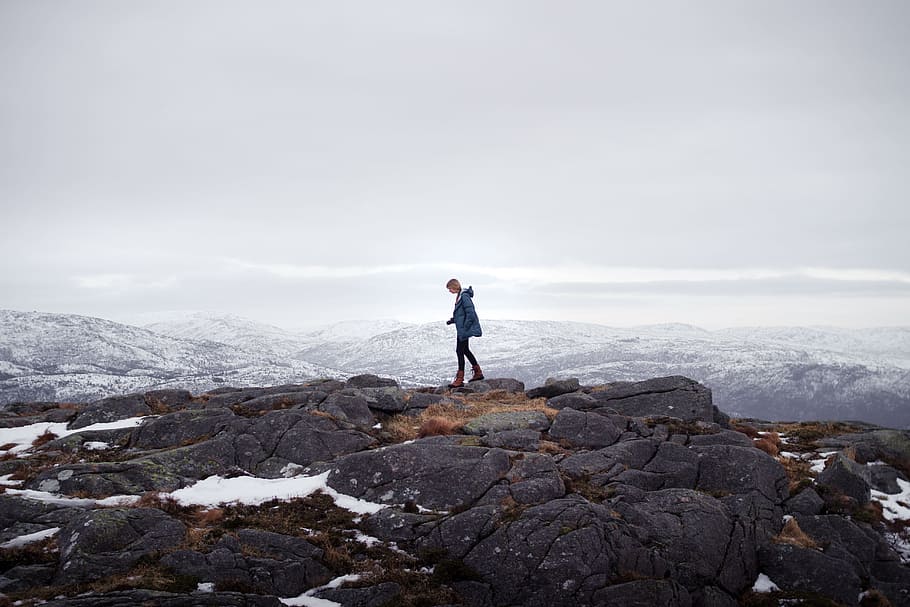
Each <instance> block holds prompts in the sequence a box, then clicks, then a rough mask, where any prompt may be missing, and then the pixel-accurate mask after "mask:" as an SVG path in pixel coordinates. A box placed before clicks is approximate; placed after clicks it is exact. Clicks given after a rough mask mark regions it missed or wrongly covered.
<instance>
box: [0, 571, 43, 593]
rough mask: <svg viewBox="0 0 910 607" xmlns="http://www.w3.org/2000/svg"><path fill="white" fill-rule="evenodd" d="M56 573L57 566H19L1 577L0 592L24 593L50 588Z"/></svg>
mask: <svg viewBox="0 0 910 607" xmlns="http://www.w3.org/2000/svg"><path fill="white" fill-rule="evenodd" d="M56 573H57V566H56V565H18V566H16V567H13V568H12V569H9V570H7V571H6V572H4V573H3V576H2V577H0V592H4V593H10V592H22V591H24V590H28V589H29V588H35V587H38V586H48V585H50V584H51V582H52V581H53V579H54V575H56Z"/></svg>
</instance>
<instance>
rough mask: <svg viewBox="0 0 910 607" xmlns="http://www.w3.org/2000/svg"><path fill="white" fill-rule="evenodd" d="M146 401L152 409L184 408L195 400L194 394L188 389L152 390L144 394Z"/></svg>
mask: <svg viewBox="0 0 910 607" xmlns="http://www.w3.org/2000/svg"><path fill="white" fill-rule="evenodd" d="M144 396H145V402H146V404H147V405H149V407H150V408H152V410H157V409H159V408H164V409H172V410H173V409H182V408H184V407H186V405H187V404H188V403H189V402H190V401H192V400H193V395H192V394H190V392H189V391H188V390H174V389H165V390H150V391H148V392H146V393H145V394H144Z"/></svg>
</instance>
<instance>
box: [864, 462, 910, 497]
mask: <svg viewBox="0 0 910 607" xmlns="http://www.w3.org/2000/svg"><path fill="white" fill-rule="evenodd" d="M868 469H869V480H870V484H871V485H872V488H873V489H875V490H876V491H881V492H882V493H887V494H888V495H895V494H897V493H900V492H901V491H902V489H901V486H900V485H899V484H898V482H897V479H902V480H907V479H905V478H904V475H903V474H901V473H900V472H898V471H897V470H895V469H894V468H892V467H891V466H888V465H887V464H874V465H873V464H870V465H869V466H868Z"/></svg>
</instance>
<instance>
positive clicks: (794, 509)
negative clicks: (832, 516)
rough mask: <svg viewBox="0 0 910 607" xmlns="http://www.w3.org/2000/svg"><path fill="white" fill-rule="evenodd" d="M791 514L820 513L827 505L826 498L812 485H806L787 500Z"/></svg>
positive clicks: (788, 510)
mask: <svg viewBox="0 0 910 607" xmlns="http://www.w3.org/2000/svg"><path fill="white" fill-rule="evenodd" d="M786 507H787V512H789V513H790V514H808V515H814V514H819V513H821V511H822V510H823V509H824V507H825V500H823V499H822V498H821V496H819V494H818V493H817V492H816V491H815V489H813V488H812V487H806V488H805V489H803V490H802V491H800V492H799V493H797V494H796V495H794V496H793V497H791V498H790V499H788V500H787V502H786Z"/></svg>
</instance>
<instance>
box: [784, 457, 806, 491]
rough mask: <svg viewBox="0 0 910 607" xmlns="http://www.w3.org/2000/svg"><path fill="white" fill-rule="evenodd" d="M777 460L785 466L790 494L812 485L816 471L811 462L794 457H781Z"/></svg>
mask: <svg viewBox="0 0 910 607" xmlns="http://www.w3.org/2000/svg"><path fill="white" fill-rule="evenodd" d="M777 461H778V462H780V465H781V466H783V467H784V472H786V473H787V480H788V481H789V483H788V485H789V486H788V488H789V491H790V495H796V494H797V493H798V492H799V491H800V490H802V489H803V488H805V487H808V486H811V485H812V479H813V478H815V473H814V472H812V464H811V463H809V462H807V461H806V460H802V459H796V458H792V457H779V458H777Z"/></svg>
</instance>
